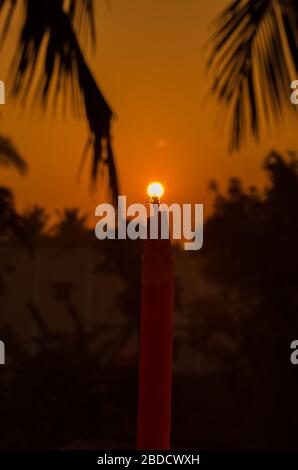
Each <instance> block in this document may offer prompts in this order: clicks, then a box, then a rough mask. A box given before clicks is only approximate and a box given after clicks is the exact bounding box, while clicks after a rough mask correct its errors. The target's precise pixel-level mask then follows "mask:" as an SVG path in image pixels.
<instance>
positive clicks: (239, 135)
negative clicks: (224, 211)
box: [208, 0, 298, 150]
mask: <svg viewBox="0 0 298 470" xmlns="http://www.w3.org/2000/svg"><path fill="white" fill-rule="evenodd" d="M211 44H212V49H211V55H210V59H209V62H208V65H209V66H210V67H211V69H212V72H213V75H214V80H213V86H212V91H213V93H215V95H216V97H217V98H218V100H219V101H221V102H223V103H224V104H225V105H226V106H228V107H229V108H230V111H231V119H232V130H231V144H230V145H231V149H232V150H234V149H237V148H238V147H239V145H240V144H241V142H242V140H243V138H244V136H245V134H246V133H247V132H248V131H250V132H252V134H253V135H254V136H255V138H258V136H259V131H260V127H261V124H262V121H265V122H266V124H268V123H273V122H274V121H275V120H277V121H279V120H280V118H281V117H282V115H283V111H284V105H286V104H288V107H290V108H291V109H292V110H293V111H296V109H295V106H292V105H291V103H290V93H289V91H290V83H291V81H292V79H291V71H294V72H295V74H296V75H297V71H298V69H297V67H298V5H297V2H295V1H294V0H234V1H233V2H232V3H231V4H230V5H229V6H228V7H227V8H225V9H224V11H223V12H222V13H220V14H219V15H218V17H217V18H216V19H215V22H214V32H213V34H212V36H211Z"/></svg>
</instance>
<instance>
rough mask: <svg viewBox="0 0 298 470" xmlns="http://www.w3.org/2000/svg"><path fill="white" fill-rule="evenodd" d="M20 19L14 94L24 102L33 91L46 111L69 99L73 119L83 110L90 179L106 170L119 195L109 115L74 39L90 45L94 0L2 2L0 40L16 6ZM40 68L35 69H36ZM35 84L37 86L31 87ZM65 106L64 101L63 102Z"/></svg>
mask: <svg viewBox="0 0 298 470" xmlns="http://www.w3.org/2000/svg"><path fill="white" fill-rule="evenodd" d="M19 4H20V5H22V7H23V9H24V15H23V20H22V25H21V34H20V38H19V43H18V45H17V48H16V51H15V55H14V58H13V62H12V71H13V77H14V78H13V94H14V95H15V96H18V97H19V99H21V100H22V102H23V103H26V101H27V97H28V96H30V91H31V92H32V90H31V89H32V87H34V90H33V94H34V96H35V98H39V99H40V100H41V103H42V106H43V107H44V108H46V107H47V106H48V104H49V101H51V105H52V107H53V108H54V109H55V108H56V106H57V100H58V95H59V96H61V97H62V99H63V100H64V101H65V100H69V99H70V102H71V105H72V110H73V112H74V114H75V115H77V116H80V115H82V111H83V112H84V114H85V116H86V118H87V121H88V124H89V131H90V137H89V139H88V145H87V147H86V149H88V148H89V147H90V146H91V145H92V146H93V156H92V168H91V180H92V182H93V183H95V182H96V180H97V179H98V177H101V176H102V175H104V174H105V171H102V170H104V168H107V170H108V181H109V183H108V187H109V191H110V194H111V196H112V197H113V198H114V197H115V196H116V195H117V194H118V180H117V173H116V167H115V160H114V155H113V150H112V136H111V122H112V118H113V112H112V110H111V108H110V106H109V104H108V103H107V101H106V99H105V97H104V96H103V94H102V92H101V90H100V88H99V86H98V85H97V83H96V80H95V78H94V76H93V74H92V72H91V70H90V68H89V66H88V64H87V62H86V60H85V57H84V54H83V51H82V49H81V46H80V42H79V38H80V37H83V39H84V44H85V43H86V41H87V39H88V38H91V42H92V44H93V45H95V41H96V33H95V22H94V0H70V1H65V0H42V1H40V0H24V1H20V0H2V1H0V11H2V12H3V11H4V10H5V9H3V7H4V5H6V6H7V9H6V19H5V22H4V28H3V31H2V37H1V40H2V42H3V40H4V39H5V37H6V36H7V32H8V30H9V28H10V25H11V18H12V16H13V13H14V11H15V10H16V6H17V5H19ZM40 64H41V66H38V65H40ZM36 83H37V85H36ZM65 102H66V101H65Z"/></svg>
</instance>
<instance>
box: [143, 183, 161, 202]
mask: <svg viewBox="0 0 298 470" xmlns="http://www.w3.org/2000/svg"><path fill="white" fill-rule="evenodd" d="M164 192H165V188H164V186H163V185H162V184H161V183H159V182H158V181H153V182H152V183H150V184H148V186H147V194H148V196H149V197H150V199H156V198H157V199H160V198H161V197H162V196H163V194H164Z"/></svg>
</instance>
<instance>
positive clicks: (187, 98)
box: [0, 0, 298, 214]
mask: <svg viewBox="0 0 298 470" xmlns="http://www.w3.org/2000/svg"><path fill="white" fill-rule="evenodd" d="M109 3H110V5H111V8H107V2H105V1H104V0H98V1H97V4H96V6H97V18H98V20H97V30H98V46H97V50H96V52H95V54H94V55H92V53H91V51H89V52H88V54H87V57H88V59H89V63H90V64H92V67H91V68H92V70H93V72H94V74H95V76H96V78H97V80H98V83H99V84H100V86H101V88H102V90H103V91H104V93H105V96H106V97H107V98H108V100H109V102H110V103H111V105H112V108H113V109H114V111H115V112H116V113H117V115H118V118H117V120H116V121H115V123H114V126H113V135H114V146H115V151H116V159H117V166H118V170H119V179H120V185H121V193H122V194H126V195H127V196H128V197H129V201H130V202H142V201H143V200H144V199H145V197H146V195H145V189H146V186H147V183H148V182H149V181H150V180H161V181H163V182H164V184H165V187H166V195H165V200H167V201H169V202H173V201H176V202H198V203H201V202H203V203H205V204H206V211H207V212H209V210H210V204H211V200H212V197H211V196H210V194H209V192H208V190H207V184H208V181H209V180H210V178H216V179H217V180H218V181H219V182H220V183H221V187H222V188H223V187H224V185H225V182H226V180H227V178H228V177H229V176H239V177H241V178H243V179H244V180H245V182H247V183H248V184H251V183H254V184H260V183H261V182H263V181H264V179H263V174H262V172H261V169H260V167H261V163H262V160H263V157H264V156H265V154H266V153H267V152H268V151H269V150H270V149H272V148H273V147H274V148H276V149H277V150H280V151H282V150H284V149H287V148H291V149H295V140H296V139H295V136H296V133H297V131H296V126H297V121H296V122H294V121H289V122H288V123H287V125H285V126H284V128H283V130H282V131H278V132H276V133H274V134H273V135H271V136H270V135H269V134H267V135H266V134H265V135H263V136H262V141H261V144H260V145H256V144H255V143H253V142H251V144H250V145H249V146H247V145H246V147H245V150H242V151H241V152H239V153H237V154H233V155H229V154H228V151H227V148H228V145H227V143H228V128H227V127H226V126H225V123H222V122H219V121H220V120H219V118H218V116H219V114H218V111H219V108H218V106H217V105H216V104H215V102H214V101H213V99H212V98H211V99H209V100H207V102H206V97H207V96H208V92H209V86H210V80H209V78H208V77H207V74H206V70H205V59H206V53H205V47H204V42H205V41H206V38H207V37H208V31H207V28H208V25H209V23H210V21H211V19H212V18H213V17H214V16H215V14H216V13H218V12H219V11H220V10H221V9H222V7H223V6H224V5H225V4H227V3H228V2H227V1H226V0H208V2H205V1H204V2H203V1H198V0H159V1H158V2H157V1H152V0H110V2H109ZM19 24H20V23H19V18H18V17H16V19H15V21H14V23H13V29H12V30H11V31H10V35H9V37H8V41H7V42H6V44H5V46H4V50H2V51H1V52H0V54H1V64H0V79H3V80H5V81H6V84H7V87H8V88H9V81H7V70H8V64H9V59H10V58H11V56H12V52H13V50H14V47H15V35H16V33H17V32H18V31H19V29H18V26H19ZM295 78H298V77H293V79H295ZM0 111H1V117H0V132H1V133H2V134H5V135H8V136H10V137H11V138H12V139H13V141H14V142H15V144H16V145H17V147H18V148H19V150H20V151H21V153H22V154H23V156H24V158H25V159H26V160H27V162H28V164H29V167H30V171H29V173H28V175H27V176H26V177H22V176H20V175H17V174H16V173H15V172H14V171H13V170H7V169H3V168H1V169H0V184H2V185H3V184H5V185H7V186H9V187H11V188H12V189H13V190H14V192H15V194H16V198H17V203H18V206H19V207H25V206H26V205H28V204H31V203H38V204H40V205H45V206H47V207H48V208H49V209H50V210H53V209H59V208H60V209H61V208H63V207H74V206H80V207H81V208H82V209H83V210H84V211H88V212H90V213H91V214H92V213H93V212H94V208H95V206H96V205H97V204H98V203H99V202H101V201H100V200H99V197H98V194H97V193H96V192H95V193H93V194H91V193H90V191H89V186H88V176H89V173H88V170H89V167H86V168H85V172H84V176H83V178H81V181H80V183H79V184H78V182H77V180H76V174H77V170H78V166H79V162H80V157H81V153H82V149H83V146H84V143H85V139H86V137H87V125H86V123H85V122H84V121H75V120H74V119H73V118H72V117H71V116H69V117H67V118H64V117H62V116H61V115H58V116H55V118H54V117H53V115H52V113H51V112H49V113H48V114H47V115H46V116H44V115H43V114H42V112H41V111H40V110H39V109H34V110H32V109H29V108H28V109H26V110H23V109H22V108H20V106H19V104H18V103H16V102H15V101H11V99H10V98H9V97H7V104H6V105H5V106H2V107H1V110H0ZM220 115H221V116H222V114H220Z"/></svg>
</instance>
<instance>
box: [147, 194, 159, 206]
mask: <svg viewBox="0 0 298 470" xmlns="http://www.w3.org/2000/svg"><path fill="white" fill-rule="evenodd" d="M148 203H149V204H157V205H158V206H159V205H160V200H159V197H158V196H151V197H150V199H149V201H148Z"/></svg>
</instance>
